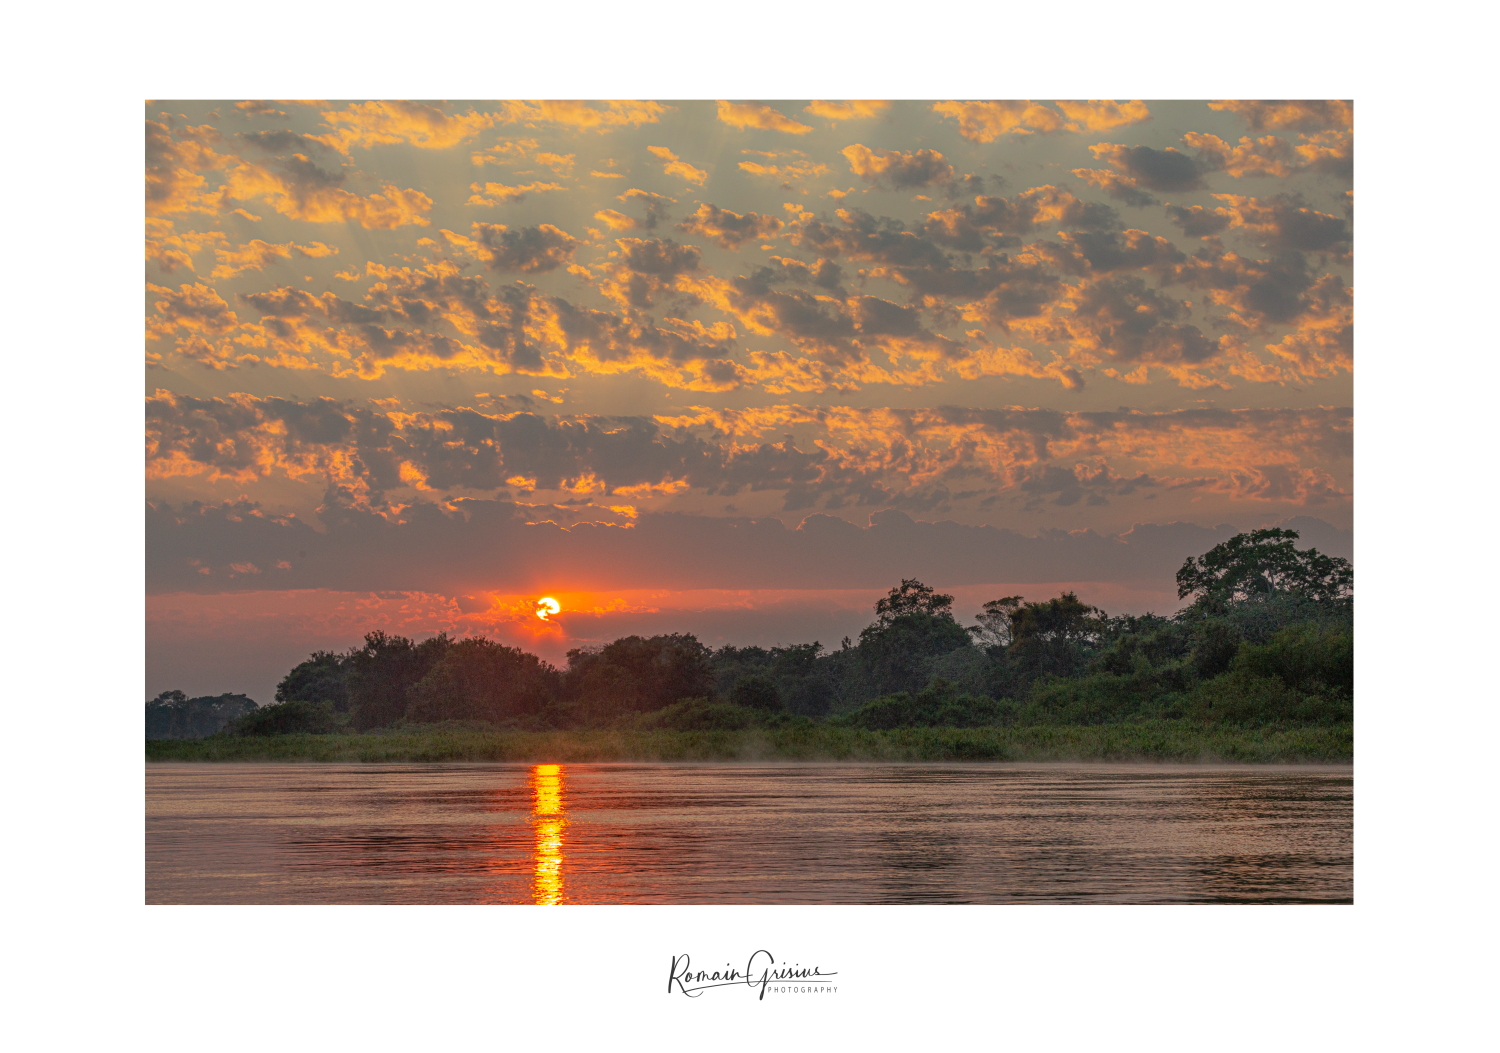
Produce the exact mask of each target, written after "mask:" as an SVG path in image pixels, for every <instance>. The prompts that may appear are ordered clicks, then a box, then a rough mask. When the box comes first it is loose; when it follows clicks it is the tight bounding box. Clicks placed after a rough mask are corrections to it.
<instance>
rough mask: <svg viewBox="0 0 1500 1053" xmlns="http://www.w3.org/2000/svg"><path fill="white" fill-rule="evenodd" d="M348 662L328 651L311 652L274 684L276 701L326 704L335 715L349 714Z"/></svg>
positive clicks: (343, 657)
mask: <svg viewBox="0 0 1500 1053" xmlns="http://www.w3.org/2000/svg"><path fill="white" fill-rule="evenodd" d="M350 668H351V667H350V664H349V662H348V659H347V658H346V657H345V656H344V655H341V654H335V653H334V652H332V651H314V652H313V653H312V655H311V656H310V657H309V658H308V659H307V661H305V662H302V663H301V664H299V665H297V666H296V667H295V668H293V669H292V671H291V672H290V673H288V674H287V675H286V676H284V677H282V678H281V683H279V684H277V685H276V701H277V702H328V703H330V704H331V705H332V706H333V708H334V709H335V710H336V711H337V712H339V713H347V712H348V711H349V672H350Z"/></svg>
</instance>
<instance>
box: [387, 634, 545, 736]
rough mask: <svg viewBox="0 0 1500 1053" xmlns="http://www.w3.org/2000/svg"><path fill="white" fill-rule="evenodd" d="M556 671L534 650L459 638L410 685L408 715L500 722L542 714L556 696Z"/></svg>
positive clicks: (476, 638) (482, 638) (411, 716)
mask: <svg viewBox="0 0 1500 1053" xmlns="http://www.w3.org/2000/svg"><path fill="white" fill-rule="evenodd" d="M560 682H561V676H560V675H559V674H558V672H557V670H556V669H554V668H552V666H550V665H549V664H547V663H546V662H543V661H542V660H541V659H539V658H538V657H537V656H536V655H533V654H528V653H526V652H525V651H522V650H520V649H519V648H515V647H506V646H505V645H503V644H497V643H491V642H490V641H489V640H487V639H485V638H484V637H482V636H476V637H471V638H469V639H465V640H458V641H456V642H455V643H452V644H451V645H450V646H449V647H448V649H447V650H446V651H445V652H444V653H443V656H442V658H440V659H439V660H438V662H437V664H436V665H434V666H433V667H432V669H431V670H429V671H428V673H427V675H426V676H424V677H423V678H422V679H421V681H420V682H418V683H417V684H416V685H415V686H414V687H412V689H411V704H410V705H409V706H408V707H407V710H406V715H407V718H408V719H410V720H420V721H437V720H486V721H490V722H492V723H499V722H500V721H504V720H513V719H519V718H525V717H535V716H539V715H540V714H542V712H543V711H544V710H545V709H546V708H547V706H548V705H549V704H550V703H551V702H552V701H553V700H554V699H555V698H556V696H557V689H558V687H559V686H560Z"/></svg>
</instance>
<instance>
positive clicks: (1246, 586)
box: [1177, 528, 1354, 607]
mask: <svg viewBox="0 0 1500 1053" xmlns="http://www.w3.org/2000/svg"><path fill="white" fill-rule="evenodd" d="M1298 536H1299V535H1298V533H1297V532H1296V531H1295V530H1281V529H1278V528H1271V529H1267V530H1252V531H1250V532H1249V533H1245V534H1236V535H1235V536H1234V537H1232V538H1230V539H1229V540H1228V541H1225V542H1223V543H1221V544H1218V545H1215V546H1214V547H1213V548H1211V549H1209V550H1208V552H1206V553H1204V554H1203V555H1202V556H1189V557H1188V559H1187V561H1186V562H1184V563H1183V565H1182V569H1181V570H1179V571H1178V572H1177V596H1178V598H1179V599H1187V598H1188V597H1189V596H1194V597H1196V600H1195V602H1196V603H1197V604H1199V605H1200V606H1206V607H1223V606H1227V605H1230V604H1235V603H1241V602H1244V601H1246V600H1249V599H1252V598H1265V597H1269V596H1272V595H1275V594H1278V593H1293V594H1296V595H1298V596H1301V597H1303V598H1305V599H1307V600H1310V601H1312V602H1314V603H1323V604H1327V603H1332V602H1335V601H1338V600H1342V599H1345V598H1347V597H1349V596H1351V595H1352V594H1353V592H1354V568H1353V567H1351V566H1350V564H1349V561H1348V560H1346V559H1340V558H1338V557H1337V556H1325V555H1323V554H1322V553H1320V552H1319V551H1318V550H1317V549H1315V548H1310V549H1299V548H1297V546H1296V544H1295V542H1296V540H1297V538H1298Z"/></svg>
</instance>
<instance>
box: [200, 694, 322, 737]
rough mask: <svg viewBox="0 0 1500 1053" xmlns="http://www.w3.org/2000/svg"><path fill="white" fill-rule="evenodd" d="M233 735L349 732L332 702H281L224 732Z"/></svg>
mask: <svg viewBox="0 0 1500 1053" xmlns="http://www.w3.org/2000/svg"><path fill="white" fill-rule="evenodd" d="M224 730H225V732H226V733H227V734H230V735H293V734H298V733H304V734H308V735H330V734H333V733H335V732H339V731H347V730H349V720H348V718H347V717H346V716H345V715H343V714H341V713H339V712H338V711H337V710H335V709H334V708H333V703H331V702H300V701H295V702H278V703H276V704H275V705H270V706H263V707H262V708H260V709H257V710H255V711H254V712H253V713H248V714H246V715H245V716H243V717H240V719H238V720H236V721H235V722H234V723H232V724H230V725H229V726H228V727H227V728H225V729H224Z"/></svg>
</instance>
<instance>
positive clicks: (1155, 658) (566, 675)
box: [147, 529, 1354, 761]
mask: <svg viewBox="0 0 1500 1053" xmlns="http://www.w3.org/2000/svg"><path fill="white" fill-rule="evenodd" d="M1296 540H1297V534H1296V533H1295V532H1293V531H1287V530H1278V529H1270V530H1257V531H1253V532H1251V533H1248V534H1239V535H1236V536H1235V537H1233V538H1231V539H1230V540H1228V541H1226V542H1224V543H1223V544H1221V545H1218V546H1216V547H1215V548H1214V549H1212V550H1211V551H1209V552H1208V553H1206V554H1205V555H1203V556H1201V557H1194V558H1191V559H1189V560H1187V562H1186V563H1185V564H1184V565H1183V567H1182V569H1181V570H1180V571H1179V572H1178V575H1177V584H1178V594H1179V596H1180V597H1181V598H1182V599H1184V600H1187V601H1189V602H1188V604H1187V606H1185V607H1184V608H1183V609H1182V610H1180V611H1179V612H1178V613H1177V614H1175V615H1173V616H1172V617H1162V616H1158V615H1152V614H1147V615H1139V616H1123V617H1114V618H1111V617H1108V616H1107V615H1106V614H1105V613H1104V612H1103V611H1101V610H1099V609H1097V608H1094V607H1091V606H1088V605H1086V604H1084V603H1083V602H1082V601H1080V600H1079V599H1078V597H1077V596H1076V595H1074V594H1072V593H1064V594H1063V595H1061V596H1058V597H1056V598H1053V599H1048V600H1044V601H1039V602H1028V601H1027V600H1025V598H1024V597H1021V596H1006V597H1001V598H998V599H995V600H992V601H990V602H988V603H986V604H985V605H984V609H983V610H982V611H981V612H979V613H978V614H977V615H976V616H975V623H974V624H973V625H969V626H963V625H961V624H960V623H959V621H958V620H957V619H956V618H955V617H954V614H953V610H952V605H953V598H952V597H951V596H946V595H942V594H940V593H938V592H936V591H935V590H933V589H931V588H929V587H928V586H926V585H924V584H922V583H921V582H919V581H916V580H912V579H907V580H904V581H902V583H901V584H900V585H899V586H898V587H896V588H893V589H891V590H890V592H889V593H888V594H887V595H886V596H885V597H883V598H882V599H881V600H880V601H879V602H878V603H877V604H876V606H875V621H874V622H873V623H872V624H870V625H869V626H867V627H866V628H865V629H864V630H863V631H862V632H861V633H860V638H859V640H858V642H857V643H856V642H854V641H851V640H850V639H848V638H847V637H846V638H845V639H844V640H843V642H842V644H841V645H840V646H839V647H837V648H833V649H827V648H825V647H823V645H822V644H821V642H813V643H810V644H794V645H790V646H784V647H772V648H762V647H734V646H726V647H722V648H718V649H712V648H709V647H705V646H704V645H703V644H701V643H700V642H699V641H698V640H697V639H696V638H695V637H693V636H692V635H689V634H680V633H679V634H671V635H662V636H654V637H650V638H645V637H639V636H630V637H625V638H623V639H619V640H615V641H614V642H612V643H610V644H607V645H605V646H603V647H599V648H581V649H577V650H573V651H570V652H568V656H567V657H568V662H567V666H566V668H565V669H558V668H554V667H553V666H552V665H550V664H549V663H547V662H544V661H542V660H541V659H539V658H537V657H536V656H535V655H531V654H527V653H526V652H523V651H520V650H518V649H516V648H512V647H506V646H504V645H501V644H497V643H493V642H491V641H489V640H486V639H483V638H470V639H457V640H455V639H450V638H449V637H447V636H445V635H440V636H436V637H433V638H431V639H428V640H424V641H421V642H420V643H418V642H413V641H411V640H408V639H405V638H403V637H397V636H387V635H386V634H384V633H380V632H374V633H370V634H369V635H367V636H366V637H365V641H364V644H363V646H361V647H357V648H354V649H352V650H350V651H348V652H346V653H332V652H326V651H322V652H317V653H315V654H313V655H312V656H311V657H309V659H308V660H307V661H305V662H303V663H301V664H299V665H298V666H297V667H296V668H294V669H293V670H291V672H289V673H288V674H287V676H286V677H285V678H284V679H283V680H282V681H281V683H280V685H279V686H278V688H277V691H276V698H277V704H275V705H271V706H266V707H261V708H257V709H254V710H252V711H249V712H247V713H244V714H243V715H240V716H238V717H237V718H236V719H232V720H230V721H228V722H227V723H226V724H225V725H224V726H223V728H222V730H219V731H217V732H216V733H215V734H213V735H212V736H210V737H208V738H203V739H200V740H198V741H191V742H184V741H173V742H152V743H149V744H148V751H147V756H148V757H149V758H152V759H160V760H167V759H178V760H250V759H257V760H272V759H288V760H290V759H306V760H355V759H358V760H530V761H539V760H554V761H564V760H575V761H583V760H598V761H608V760H651V759H659V760H729V759H770V758H789V759H850V760H854V759H868V760H964V759H974V760H982V759H993V760H1074V759H1101V760H1102V759H1128V758H1142V759H1177V760H1190V759H1200V758H1204V759H1218V760H1256V761H1276V760H1348V759H1349V758H1350V757H1351V756H1352V749H1353V746H1352V742H1353V731H1352V727H1353V698H1354V665H1353V645H1354V634H1353V598H1352V593H1353V570H1352V568H1351V567H1350V566H1349V564H1348V563H1347V561H1345V560H1341V559H1337V558H1333V557H1329V556H1324V555H1322V554H1320V553H1318V552H1317V551H1316V550H1315V549H1308V550H1300V549H1298V548H1296V546H1295V541H1296ZM149 735H150V732H149V730H148V737H149Z"/></svg>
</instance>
